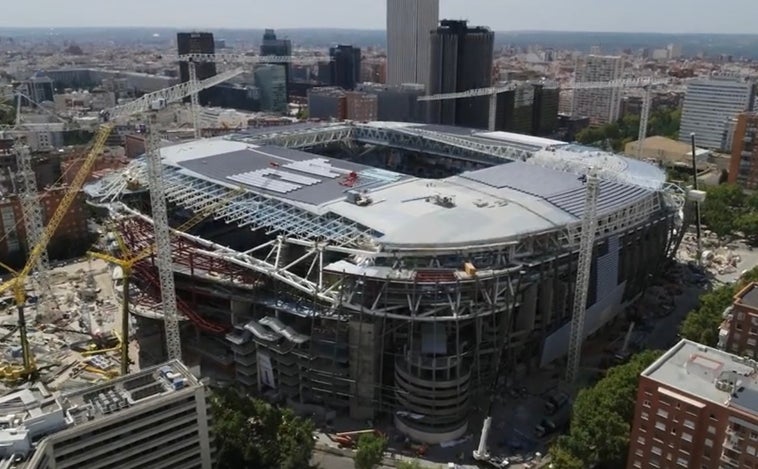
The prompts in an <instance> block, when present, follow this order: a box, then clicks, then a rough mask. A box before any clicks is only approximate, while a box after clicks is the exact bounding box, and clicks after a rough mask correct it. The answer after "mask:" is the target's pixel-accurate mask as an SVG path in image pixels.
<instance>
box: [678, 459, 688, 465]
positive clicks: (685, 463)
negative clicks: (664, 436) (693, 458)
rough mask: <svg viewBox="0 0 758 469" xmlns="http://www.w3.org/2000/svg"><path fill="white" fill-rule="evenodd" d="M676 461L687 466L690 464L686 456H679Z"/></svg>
mask: <svg viewBox="0 0 758 469" xmlns="http://www.w3.org/2000/svg"><path fill="white" fill-rule="evenodd" d="M676 463H677V464H678V465H680V466H682V467H687V466H688V465H689V461H687V460H686V459H684V458H679V459H677V460H676Z"/></svg>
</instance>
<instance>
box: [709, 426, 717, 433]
mask: <svg viewBox="0 0 758 469" xmlns="http://www.w3.org/2000/svg"><path fill="white" fill-rule="evenodd" d="M708 433H712V434H715V433H716V427H714V426H713V425H708Z"/></svg>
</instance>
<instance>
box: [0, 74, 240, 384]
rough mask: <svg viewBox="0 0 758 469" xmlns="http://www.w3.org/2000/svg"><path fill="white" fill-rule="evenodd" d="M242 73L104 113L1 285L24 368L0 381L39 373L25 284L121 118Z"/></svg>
mask: <svg viewBox="0 0 758 469" xmlns="http://www.w3.org/2000/svg"><path fill="white" fill-rule="evenodd" d="M240 73H242V70H241V69H237V70H232V71H229V72H225V73H221V74H219V75H216V76H214V77H211V78H208V79H207V80H203V81H201V82H186V83H180V84H178V85H175V86H172V87H169V88H165V89H162V90H159V91H155V92H153V93H148V94H146V95H144V96H142V97H141V98H138V99H136V100H134V101H130V102H128V103H126V104H123V105H120V106H116V107H115V108H112V109H110V110H108V111H104V112H102V113H101V117H102V118H103V121H104V122H103V123H102V124H101V125H100V127H99V128H98V130H97V134H96V135H95V139H94V142H93V144H92V148H91V149H90V151H89V153H88V154H87V156H86V157H85V158H84V161H83V162H82V166H81V167H80V168H79V170H78V171H77V172H76V175H75V176H74V178H73V181H71V184H69V186H68V189H67V190H66V193H65V194H64V195H63V198H62V199H61V201H60V203H59V204H58V207H57V208H56V209H55V212H54V213H53V215H52V216H51V217H50V220H49V221H48V223H47V226H45V229H44V231H43V232H42V235H41V236H40V239H39V240H38V242H37V243H36V244H35V245H34V246H33V247H32V248H31V250H30V251H29V255H28V257H27V260H26V264H24V266H23V268H22V269H21V270H19V271H18V272H17V273H16V274H15V275H14V277H13V278H12V279H11V280H8V281H7V282H4V283H2V284H0V294H2V293H4V292H6V291H9V290H10V291H11V292H12V293H13V298H14V300H15V303H16V310H17V313H18V331H19V336H20V341H21V353H22V365H21V366H20V367H19V366H16V365H9V364H6V365H0V378H6V379H10V380H14V381H15V380H25V379H28V378H30V377H32V376H34V375H35V374H36V373H37V371H38V370H37V365H36V363H35V360H34V357H33V356H32V353H31V349H30V346H29V338H28V337H27V330H26V317H25V314H24V306H25V304H26V281H27V280H28V278H29V274H30V273H31V271H32V270H33V269H34V267H35V266H36V265H37V261H38V260H39V259H40V257H41V256H42V254H43V252H45V250H46V249H47V245H48V243H49V242H50V239H51V238H52V237H53V235H54V234H55V231H56V230H57V229H58V226H60V224H61V221H62V220H63V218H64V217H65V216H66V213H67V212H68V209H69V208H70V207H71V204H72V203H73V202H74V200H75V199H76V197H77V195H78V194H79V191H80V190H81V189H82V187H83V186H84V183H85V182H86V180H87V176H89V174H90V171H91V169H92V166H93V165H94V163H95V160H96V159H97V156H98V155H99V154H100V153H101V152H102V151H103V149H104V148H105V142H106V140H107V139H108V136H109V135H110V133H111V130H113V127H114V122H116V121H117V120H118V119H120V118H125V117H129V116H131V115H134V114H139V113H143V112H146V111H153V110H159V109H163V108H165V106H166V105H167V104H169V103H173V102H177V101H180V100H182V99H184V98H185V97H187V96H190V95H191V94H192V93H196V92H197V91H199V90H202V89H205V88H209V87H211V86H215V85H217V84H219V83H222V82H224V81H226V80H228V79H230V78H233V77H235V76H237V75H239V74H240Z"/></svg>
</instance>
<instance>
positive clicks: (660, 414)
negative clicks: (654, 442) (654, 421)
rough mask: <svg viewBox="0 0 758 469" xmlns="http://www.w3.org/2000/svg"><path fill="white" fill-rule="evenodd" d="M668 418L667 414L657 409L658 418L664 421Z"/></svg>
mask: <svg viewBox="0 0 758 469" xmlns="http://www.w3.org/2000/svg"><path fill="white" fill-rule="evenodd" d="M668 416H669V413H668V412H666V411H665V410H663V409H658V417H661V418H664V419H665V418H668Z"/></svg>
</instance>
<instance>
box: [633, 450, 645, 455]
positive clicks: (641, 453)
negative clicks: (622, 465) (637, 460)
mask: <svg viewBox="0 0 758 469" xmlns="http://www.w3.org/2000/svg"><path fill="white" fill-rule="evenodd" d="M644 454H645V452H644V451H642V450H641V449H638V450H637V451H635V452H634V455H635V456H639V457H642V456H643V455H644Z"/></svg>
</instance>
